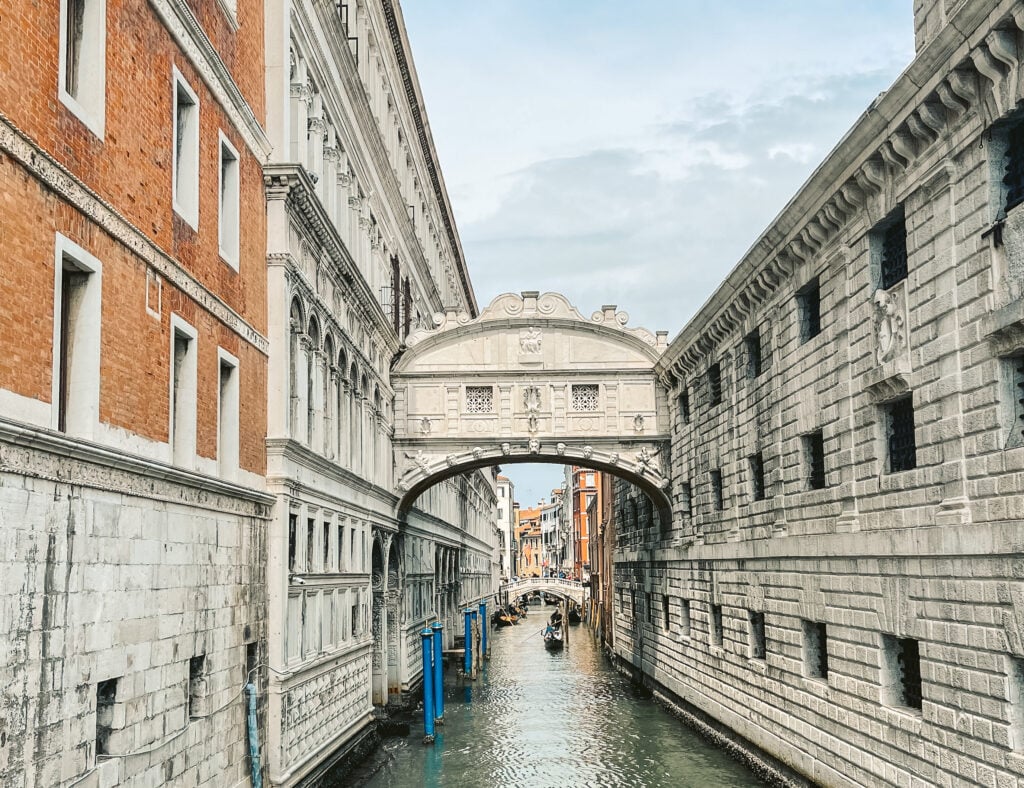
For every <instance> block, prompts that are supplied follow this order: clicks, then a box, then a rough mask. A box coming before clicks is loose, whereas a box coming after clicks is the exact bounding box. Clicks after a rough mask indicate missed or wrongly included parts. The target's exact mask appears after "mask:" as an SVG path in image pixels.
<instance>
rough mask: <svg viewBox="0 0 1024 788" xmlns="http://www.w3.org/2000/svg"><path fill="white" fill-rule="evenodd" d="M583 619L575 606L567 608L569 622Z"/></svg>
mask: <svg viewBox="0 0 1024 788" xmlns="http://www.w3.org/2000/svg"><path fill="white" fill-rule="evenodd" d="M582 620H583V616H582V615H580V610H579V608H577V607H570V608H569V623H570V624H579V623H580V622H581V621H582Z"/></svg>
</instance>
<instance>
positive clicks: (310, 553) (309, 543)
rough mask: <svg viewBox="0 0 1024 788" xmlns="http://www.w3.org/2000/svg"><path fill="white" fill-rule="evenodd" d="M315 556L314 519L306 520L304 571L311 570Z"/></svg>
mask: <svg viewBox="0 0 1024 788" xmlns="http://www.w3.org/2000/svg"><path fill="white" fill-rule="evenodd" d="M315 557H316V520H314V519H313V518H312V517H310V518H309V519H308V520H306V571H307V572H312V571H313V559H314V558H315Z"/></svg>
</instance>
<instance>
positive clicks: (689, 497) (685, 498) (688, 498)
mask: <svg viewBox="0 0 1024 788" xmlns="http://www.w3.org/2000/svg"><path fill="white" fill-rule="evenodd" d="M679 497H680V498H681V499H682V500H681V504H682V509H683V513H684V514H685V515H686V516H687V517H693V493H692V491H691V489H690V483H689V482H682V483H681V484H680V485H679Z"/></svg>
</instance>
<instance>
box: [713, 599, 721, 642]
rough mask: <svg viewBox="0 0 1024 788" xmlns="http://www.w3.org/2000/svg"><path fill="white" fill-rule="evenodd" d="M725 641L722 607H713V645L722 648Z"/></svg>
mask: <svg viewBox="0 0 1024 788" xmlns="http://www.w3.org/2000/svg"><path fill="white" fill-rule="evenodd" d="M722 640H723V634H722V606H721V605H712V606H711V645H712V646H721V645H722Z"/></svg>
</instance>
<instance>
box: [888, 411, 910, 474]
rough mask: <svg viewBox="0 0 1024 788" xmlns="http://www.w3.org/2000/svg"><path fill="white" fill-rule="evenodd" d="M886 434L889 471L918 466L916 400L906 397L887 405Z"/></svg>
mask: <svg viewBox="0 0 1024 788" xmlns="http://www.w3.org/2000/svg"><path fill="white" fill-rule="evenodd" d="M885 435H886V442H887V444H888V450H889V472H890V473H898V472H899V471H909V470H911V469H912V468H916V467H917V443H916V442H915V438H914V402H913V398H912V397H904V398H903V399H898V400H896V401H895V402H891V403H889V404H888V405H886V406H885Z"/></svg>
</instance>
